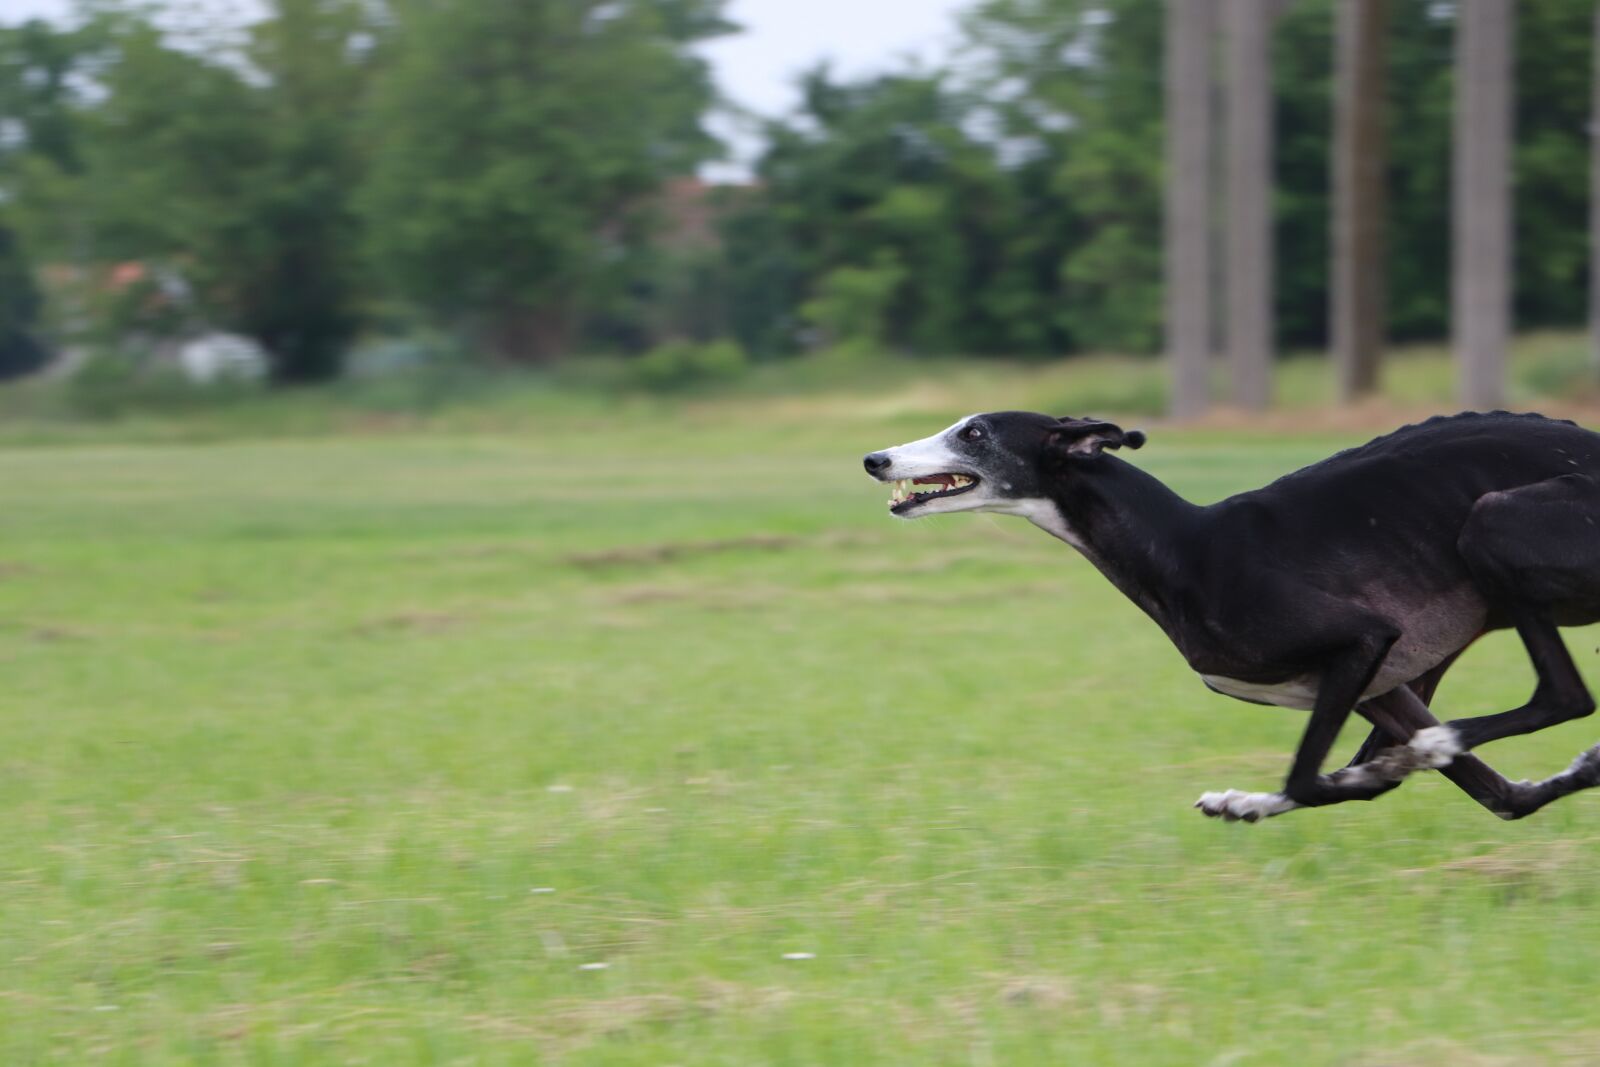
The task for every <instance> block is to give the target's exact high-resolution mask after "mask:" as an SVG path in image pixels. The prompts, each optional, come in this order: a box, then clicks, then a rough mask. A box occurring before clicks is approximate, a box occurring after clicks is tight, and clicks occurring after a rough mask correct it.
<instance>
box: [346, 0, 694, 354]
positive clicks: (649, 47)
mask: <svg viewBox="0 0 1600 1067" xmlns="http://www.w3.org/2000/svg"><path fill="white" fill-rule="evenodd" d="M720 7H721V2H720V0H676V2H674V3H672V4H667V5H663V4H659V3H654V4H653V3H648V2H645V0H578V2H560V3H556V2H536V3H528V2H525V0H436V2H433V0H430V2H422V0H397V2H396V3H395V4H394V7H393V11H392V17H393V20H394V21H393V25H392V26H391V27H390V29H389V31H388V35H387V41H386V48H387V50H388V55H387V61H386V63H385V66H384V69H383V71H382V73H381V74H380V75H379V77H378V80H377V82H376V84H375V87H374V94H373V104H372V109H371V115H370V123H369V126H370V131H369V133H370V137H371V138H372V141H373V155H372V166H371V170H370V176H369V178H368V180H367V182H366V184H365V186H364V188H363V190H362V195H361V201H360V203H361V210H362V212H363V215H364V217H365V220H366V233H367V238H366V245H367V249H368V252H369V255H370V259H371V262H372V263H373V265H374V267H375V269H376V270H377V271H378V272H379V273H380V275H381V276H382V277H383V278H384V279H385V280H386V282H387V283H388V284H389V285H390V286H391V287H392V289H393V291H394V292H395V293H396V294H397V295H398V296H400V297H401V298H403V299H405V300H407V301H410V302H412V303H414V304H416V305H419V306H422V307H425V308H427V309H429V310H430V311H431V312H432V313H433V314H435V315H437V316H439V317H441V318H442V319H444V320H445V321H449V322H454V323H456V324H458V325H460V326H462V327H465V328H467V329H469V330H470V331H472V332H473V333H474V334H475V335H476V336H477V337H479V338H481V339H482V340H483V342H484V343H485V344H486V345H487V346H488V347H490V348H491V349H492V350H493V351H495V352H496V353H498V354H499V355H500V356H502V357H503V358H505V359H508V360H530V359H531V360H538V359H548V358H552V357H554V356H556V355H559V354H561V353H563V352H565V351H567V350H568V349H569V348H570V347H571V346H572V345H573V343H574V342H575V341H576V339H577V338H578V337H579V335H580V332H581V329H582V327H583V325H584V319H585V314H586V312H587V311H588V310H589V309H590V308H591V307H593V306H594V305H596V304H597V303H600V302H603V301H605V300H606V299H608V298H610V297H612V296H613V295H614V294H615V293H616V292H617V291H618V290H619V289H622V288H624V287H625V286H626V285H627V284H628V283H629V281H630V279H631V277H632V276H633V275H634V274H635V272H636V270H637V266H638V256H639V254H640V252H641V250H642V249H643V248H644V247H645V246H646V245H647V244H648V240H649V236H650V234H651V232H652V228H653V222H654V220H653V219H652V218H651V217H650V213H649V211H648V210H647V202H648V200H649V198H650V196H651V194H653V193H654V192H656V191H657V190H659V189H660V187H661V185H662V184H663V182H664V181H665V180H666V179H668V178H672V177H678V176H681V175H684V174H687V173H690V172H692V171H693V169H694V168H695V166H696V165H697V164H698V163H699V162H701V161H702V160H703V159H705V158H706V157H707V156H708V155H709V154H710V153H711V151H712V149H713V147H714V144H713V142H712V141H711V139H710V138H709V137H708V136H707V135H706V134H705V132H704V131H703V130H702V129H701V126H700V120H701V116H702V115H703V113H704V112H705V110H706V109H707V108H708V107H709V105H710V103H711V100H712V90H711V85H710V82H709V79H708V77H707V74H706V69H705V63H704V61H703V60H702V59H700V58H698V57H697V56H695V55H694V54H693V53H692V52H691V51H690V45H692V44H693V43H694V42H696V41H698V40H701V39H702V38H704V37H706V36H708V35H711V34H713V33H716V32H719V31H720V30H721V29H722V28H723V24H722V23H721V21H720V19H718V18H717V12H718V11H719V9H720Z"/></svg>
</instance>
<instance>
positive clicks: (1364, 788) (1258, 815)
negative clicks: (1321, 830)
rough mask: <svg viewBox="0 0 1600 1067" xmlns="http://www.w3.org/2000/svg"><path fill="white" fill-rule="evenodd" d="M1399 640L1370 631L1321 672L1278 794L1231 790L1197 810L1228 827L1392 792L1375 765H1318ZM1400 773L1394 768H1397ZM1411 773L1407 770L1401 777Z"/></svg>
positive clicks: (1385, 776)
mask: <svg viewBox="0 0 1600 1067" xmlns="http://www.w3.org/2000/svg"><path fill="white" fill-rule="evenodd" d="M1397 636H1398V635H1397V634H1395V633H1393V632H1392V631H1388V630H1383V629H1379V628H1376V627H1374V628H1373V630H1372V632H1371V633H1370V634H1369V635H1368V636H1365V637H1362V638H1359V639H1357V640H1356V641H1355V642H1353V643H1351V644H1349V645H1347V646H1345V648H1344V650H1342V651H1341V652H1340V653H1339V654H1337V655H1336V656H1335V657H1334V659H1333V660H1332V662H1331V663H1330V664H1329V666H1328V668H1327V669H1326V670H1325V671H1323V673H1322V679H1321V683H1320V684H1319V685H1318V687H1317V699H1316V704H1315V706H1314V707H1313V708H1312V710H1311V718H1310V720H1309V721H1308V722H1307V723H1306V730H1305V734H1304V735H1302V737H1301V739H1300V747H1299V749H1298V750H1297V751H1296V752H1295V757H1294V764H1293V765H1292V766H1291V767H1290V770H1289V777H1288V780H1287V782H1285V784H1284V788H1283V790H1282V792H1278V793H1248V792H1243V791H1241V790H1237V789H1229V790H1226V791H1224V792H1220V793H1206V794H1205V795H1203V796H1202V797H1201V798H1200V799H1199V800H1197V801H1195V805H1194V806H1195V807H1197V808H1199V809H1200V811H1201V812H1203V813H1204V814H1206V815H1209V816H1211V817H1213V818H1221V819H1226V820H1228V821H1229V822H1234V821H1243V822H1258V821H1260V820H1261V819H1266V818H1271V817H1272V816H1274V815H1282V814H1284V813H1285V812H1289V811H1293V810H1295V809H1296V808H1315V807H1322V806H1324V805H1327V804H1340V803H1343V802H1344V801H1347V800H1371V799H1372V798H1373V797H1376V796H1380V795H1382V794H1383V793H1386V792H1388V791H1389V790H1390V789H1392V788H1393V787H1394V782H1395V781H1396V780H1397V779H1396V778H1395V777H1393V776H1391V775H1388V774H1384V773H1373V772H1372V770H1370V769H1372V768H1374V764H1372V763H1368V764H1364V765H1361V766H1359V767H1347V768H1345V769H1343V770H1340V771H1335V772H1334V773H1333V774H1323V773H1322V764H1323V761H1324V760H1326V759H1327V758H1328V752H1329V750H1330V749H1332V748H1333V743H1334V741H1335V740H1337V739H1338V737H1339V731H1340V729H1342V728H1343V726H1344V723H1345V720H1346V719H1348V718H1349V717H1350V711H1351V709H1353V708H1354V707H1355V706H1356V702H1357V701H1358V700H1360V698H1361V694H1362V693H1363V692H1365V690H1366V688H1367V686H1368V685H1370V684H1371V682H1372V678H1373V676H1374V675H1375V674H1376V673H1377V671H1378V667H1379V666H1380V665H1381V664H1382V663H1383V658H1384V657H1385V656H1387V655H1388V654H1389V648H1390V646H1391V645H1393V644H1394V642H1395V638H1396V637H1397ZM1397 770H1398V769H1397ZM1406 773H1410V769H1409V768H1408V769H1406V770H1405V771H1404V773H1401V774H1400V777H1404V774H1406Z"/></svg>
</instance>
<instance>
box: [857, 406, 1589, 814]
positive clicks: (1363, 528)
mask: <svg viewBox="0 0 1600 1067" xmlns="http://www.w3.org/2000/svg"><path fill="white" fill-rule="evenodd" d="M1142 444H1144V435H1143V434H1142V433H1139V432H1138V431H1137V430H1133V431H1124V430H1122V429H1120V428H1119V427H1117V426H1114V425H1112V424H1111V423H1108V422H1102V421H1098V420H1095V419H1071V418H1068V419H1057V418H1053V417H1051V416H1048V415H1036V414H1032V413H1029V412H1017V411H1006V412H997V413H994V414H987V415H973V416H971V417H969V418H965V419H962V420H961V421H960V422H958V423H956V424H955V425H954V426H951V427H950V428H949V429H947V430H945V431H943V432H942V433H939V434H936V435H934V436H933V437H929V438H926V439H925V440H921V441H914V442H912V443H911V444H907V445H901V446H900V447H898V448H890V449H886V450H884V451H882V452H874V453H872V454H871V455H869V456H867V457H866V460H865V463H866V468H867V473H869V474H871V475H872V476H873V477H874V478H877V479H878V480H879V481H885V482H895V483H896V488H895V491H894V495H893V498H892V499H891V500H890V502H889V504H890V510H891V512H892V513H893V514H895V515H898V516H900V517H902V518H914V517H919V516H922V515H937V514H941V513H946V512H955V511H992V512H1000V513H1002V514H1009V515H1020V516H1022V517H1024V518H1026V519H1028V520H1029V521H1031V522H1033V523H1034V524H1035V525H1037V526H1039V527H1041V528H1043V529H1044V530H1046V531H1048V532H1049V533H1051V534H1054V535H1055V536H1056V537H1058V538H1060V539H1061V540H1063V541H1065V542H1067V543H1068V544H1069V545H1072V546H1073V547H1074V548H1076V549H1078V550H1079V551H1080V552H1082V553H1083V554H1084V555H1085V556H1087V557H1088V558H1089V560H1090V561H1091V562H1092V563H1093V564H1094V565H1095V566H1096V567H1098V568H1099V569H1100V571H1101V572H1102V573H1103V574H1105V576H1106V577H1107V578H1109V579H1111V581H1112V583H1113V584H1115V585H1116V587H1117V588H1118V589H1120V590H1122V592H1123V593H1124V594H1126V595H1127V596H1128V597H1129V598H1130V599H1132V600H1133V601H1134V603H1136V604H1138V605H1139V607H1141V608H1142V609H1144V611H1145V613H1146V614H1148V615H1149V616H1150V617H1151V618H1152V619H1154V620H1155V621H1156V624H1157V625H1159V626H1160V627H1161V628H1162V630H1164V631H1165V632H1166V634H1167V636H1168V637H1169V638H1171V639H1172V642H1173V644H1175V645H1176V646H1177V647H1178V650H1179V651H1180V652H1181V653H1182V654H1183V657H1184V659H1186V660H1187V661H1188V663H1189V665H1190V666H1191V667H1193V668H1194V669H1195V671H1196V672H1198V673H1199V674H1200V676H1201V678H1202V679H1203V680H1204V681H1205V684H1206V685H1207V686H1209V687H1210V688H1212V689H1213V690H1216V691H1217V692H1219V693H1226V694H1228V695H1230V696H1234V697H1238V698H1239V699H1241V700H1248V701H1253V702H1256V703H1263V704H1276V705H1280V706H1283V707H1289V708H1302V709H1309V710H1310V712H1311V717H1310V722H1309V723H1308V724H1307V726H1306V731H1305V735H1304V737H1303V738H1302V739H1301V742H1300V748H1299V750H1298V751H1297V752H1296V753H1295V757H1294V762H1293V765H1292V766H1291V768H1290V770H1289V776H1288V780H1287V782H1286V783H1285V785H1284V788H1283V791H1282V792H1281V793H1245V792H1239V791H1237V790H1228V791H1227V792H1223V793H1207V794H1205V795H1204V796H1202V797H1201V798H1200V800H1199V801H1198V802H1197V803H1196V805H1195V806H1196V807H1198V808H1200V809H1201V810H1202V811H1203V812H1205V814H1207V815H1212V816H1220V817H1222V818H1226V819H1230V820H1232V819H1243V820H1246V821H1249V822H1254V821H1256V820H1257V819H1260V818H1263V817H1266V816H1272V815H1280V814H1282V813H1283V812H1286V811H1290V810H1292V809H1294V808H1297V807H1318V806H1321V805H1324V804H1337V803H1340V802H1342V801H1346V800H1371V799H1372V798H1374V797H1376V796H1379V795H1380V794H1382V793H1385V792H1387V791H1388V790H1390V789H1393V788H1394V787H1395V786H1397V785H1399V784H1400V782H1401V780H1403V779H1404V778H1405V777H1406V776H1407V775H1408V774H1410V773H1411V772H1412V771H1414V770H1417V769H1419V768H1424V767H1435V768H1439V769H1441V770H1442V771H1443V773H1444V774H1445V775H1446V777H1448V778H1449V779H1450V780H1451V781H1453V782H1455V783H1456V784H1457V785H1459V786H1460V787H1461V788H1462V789H1463V790H1465V791H1466V792H1467V793H1468V794H1470V795H1471V796H1472V797H1473V799H1475V800H1477V801H1478V802H1479V803H1480V804H1482V805H1483V806H1484V807H1486V808H1488V809H1489V810H1491V811H1493V812H1494V813H1495V814H1496V815H1499V816H1500V817H1502V818H1506V819H1517V818H1521V817H1523V816H1525V815H1529V814H1532V813H1533V812H1534V811H1537V810H1538V809H1539V808H1541V807H1543V806H1544V805H1546V804H1548V803H1550V802H1551V801H1552V800H1556V799H1558V798H1560V797H1563V796H1566V795H1568V794H1569V793H1573V792H1576V791H1577V790H1580V789H1587V788H1590V787H1591V786H1594V785H1597V784H1600V745H1597V746H1595V747H1594V748H1591V749H1589V750H1588V751H1586V752H1584V753H1583V754H1582V755H1580V756H1579V757H1578V758H1577V760H1576V761H1575V762H1574V763H1573V764H1572V766H1571V767H1570V768H1569V769H1567V770H1566V771H1564V772H1562V773H1560V774H1557V775H1555V776H1554V777H1551V778H1547V779H1545V780H1543V781H1540V782H1509V781H1507V780H1506V779H1505V778H1503V777H1501V776H1500V775H1499V774H1497V773H1496V772H1495V771H1494V770H1492V769H1491V768H1490V767H1489V766H1488V765H1486V764H1485V763H1483V762H1482V761H1481V760H1479V759H1477V758H1476V757H1474V756H1470V755H1467V754H1466V753H1467V752H1468V751H1469V750H1471V749H1474V748H1477V747H1478V746H1479V745H1482V744H1485V743H1487V742H1490V741H1494V740H1498V739H1499V738H1502V737H1510V736H1512V735H1515V734H1525V733H1530V732H1532V731H1534V730H1542V729H1544V728H1545V727H1547V726H1553V725H1555V724H1556V723H1559V722H1565V721H1567V720H1569V719H1576V718H1581V717H1582V716H1585V715H1588V714H1590V713H1591V712H1592V711H1594V708H1595V703H1594V699H1593V698H1592V697H1591V696H1590V695H1589V691H1588V689H1587V687H1586V686H1585V685H1584V682H1583V679H1582V677H1581V676H1580V675H1579V673H1578V670H1577V667H1576V666H1575V665H1574V664H1573V662H1572V658H1571V656H1570V655H1568V653H1567V649H1566V646H1565V645H1564V644H1563V642H1562V640H1561V635H1560V632H1559V630H1558V629H1557V627H1560V626H1579V625H1585V624H1588V623H1592V622H1597V621H1600V485H1597V483H1596V477H1600V435H1597V434H1594V433H1591V432H1589V431H1588V430H1584V429H1582V428H1580V427H1578V426H1577V425H1575V424H1573V423H1570V422H1565V421H1558V420H1555V419H1547V418H1544V417H1543V416H1541V415H1513V414H1509V413H1507V412H1503V411H1496V412H1490V413H1488V414H1475V413H1474V414H1463V415H1453V416H1448V417H1440V418H1434V419H1429V420H1428V421H1426V422H1423V423H1421V424H1419V425H1416V426H1407V427H1404V428H1402V429H1400V430H1397V431H1395V432H1394V433H1392V434H1388V435H1387V436H1384V437H1380V438H1378V439H1376V440H1374V441H1371V442H1369V443H1367V444H1365V445H1362V446H1361V447H1359V448H1353V449H1350V450H1349V451H1346V452H1341V453H1339V454H1338V455H1335V456H1332V457H1331V458H1329V459H1325V460H1323V461H1322V462H1320V463H1315V464H1313V465H1311V466H1309V467H1306V468H1304V469H1303V470H1299V471H1296V472H1295V473H1293V474H1290V475H1287V476H1285V477H1283V478H1280V479H1278V480H1277V481H1276V482H1273V483H1272V484H1271V485H1269V486H1266V487H1265V488H1263V489H1256V490H1253V491H1251V492H1248V493H1240V494H1239V495H1238V496H1233V497H1229V498H1228V499H1226V500H1223V501H1221V502H1219V503H1216V504H1212V505H1209V506H1206V507H1199V506H1196V505H1194V504H1190V503H1188V502H1187V501H1185V500H1183V499H1182V498H1180V497H1179V496H1178V495H1177V494H1175V493H1173V492H1172V491H1171V490H1170V489H1168V488H1167V487H1166V486H1165V485H1163V484H1162V483H1161V482H1159V481H1157V480H1156V479H1155V478H1153V477H1151V476H1150V475H1148V474H1146V473H1144V472H1143V471H1141V470H1139V469H1138V468H1137V467H1134V466H1132V465H1130V464H1128V463H1125V462H1123V461H1122V460H1120V459H1118V458H1117V457H1116V456H1113V455H1110V454H1109V453H1110V452H1111V450H1114V449H1119V448H1138V447H1139V446H1141V445H1142ZM919 486H926V487H929V488H927V489H926V490H922V491H918V490H917V488H916V487H919ZM1507 627H1515V628H1516V630H1517V633H1518V634H1519V635H1520V636H1521V638H1522V641H1523V643H1524V644H1525V645H1526V646H1527V649H1528V655H1529V657H1530V658H1531V659H1532V660H1533V666H1534V669H1535V670H1536V671H1537V672H1538V679H1539V681H1538V686H1537V688H1536V689H1535V690H1534V693H1533V696H1532V698H1531V699H1530V700H1529V701H1528V703H1526V704H1524V705H1523V706H1522V707H1520V708H1516V709H1514V710H1512V711H1506V712H1501V713H1500V714H1497V715H1483V716H1479V717H1475V718H1465V719H1455V720H1452V721H1451V722H1449V723H1448V724H1445V725H1440V724H1439V722H1438V720H1437V719H1435V718H1434V717H1433V715H1432V714H1431V713H1430V712H1429V710H1428V702H1429V701H1430V700H1431V699H1432V697H1433V692H1434V689H1435V688H1436V687H1437V686H1438V684H1439V679H1440V678H1441V677H1442V676H1443V675H1444V672H1445V671H1446V670H1447V669H1448V668H1449V666H1450V664H1451V663H1453V662H1454V661H1455V659H1456V657H1457V656H1459V655H1460V654H1461V653H1462V652H1463V651H1465V650H1466V648H1467V646H1468V645H1470V644H1471V643H1472V642H1473V641H1474V640H1476V639H1477V638H1478V637H1479V636H1481V635H1482V634H1484V633H1486V632H1488V631H1490V630H1498V629H1505V628H1507ZM1352 709H1354V710H1356V711H1358V712H1359V713H1360V714H1361V715H1362V716H1363V717H1364V718H1366V719H1367V720H1369V721H1370V722H1371V723H1372V724H1373V730H1372V734H1371V736H1370V737H1368V738H1367V740H1366V743H1365V744H1363V745H1362V746H1361V750H1360V751H1359V752H1358V753H1357V754H1356V757H1355V759H1354V760H1353V761H1352V762H1351V764H1350V765H1349V766H1348V767H1345V768H1344V769H1342V770H1339V771H1335V772H1333V773H1332V774H1323V773H1322V763H1323V761H1324V760H1325V759H1326V758H1327V756H1328V752H1329V750H1330V749H1331V748H1332V746H1333V743H1334V740H1335V739H1336V738H1337V737H1338V734H1339V730H1340V728H1341V727H1342V726H1343V725H1344V723H1345V720H1346V719H1347V718H1348V717H1349V715H1350V712H1351V710H1352Z"/></svg>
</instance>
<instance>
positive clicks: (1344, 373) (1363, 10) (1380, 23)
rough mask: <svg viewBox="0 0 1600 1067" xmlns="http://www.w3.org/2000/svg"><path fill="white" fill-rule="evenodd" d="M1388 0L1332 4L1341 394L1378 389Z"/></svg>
mask: <svg viewBox="0 0 1600 1067" xmlns="http://www.w3.org/2000/svg"><path fill="white" fill-rule="evenodd" d="M1388 9H1389V4H1388V0H1343V2H1341V3H1340V4H1339V6H1338V15H1337V18H1338V23H1339V25H1338V44H1337V56H1336V64H1335V66H1336V68H1337V70H1336V75H1335V89H1334V97H1335V107H1334V148H1333V241H1332V246H1333V271H1332V275H1333V277H1332V281H1333V287H1332V306H1331V308H1330V316H1329V318H1330V322H1331V324H1332V330H1333V356H1334V365H1335V367H1336V368H1337V369H1338V375H1339V395H1340V397H1341V398H1342V399H1343V400H1346V401H1349V400H1355V399H1357V398H1358V397H1361V396H1365V395H1366V394H1368V393H1372V392H1374V391H1376V390H1377V388H1378V371H1379V365H1380V361H1381V360H1382V358H1383V339H1384V337H1383V335H1384V330H1383V324H1384V291H1385V284H1386V279H1385V275H1384V241H1383V219H1384V206H1385V205H1384V174H1385V171H1386V170H1387V168H1388V156H1387V151H1386V149H1387V146H1386V144H1385V139H1384V129H1383V113H1384V106H1383V104H1384V62H1385V58H1384V57H1385V48H1384V36H1385V33H1386V31H1387V29H1388V14H1389V10H1388Z"/></svg>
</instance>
